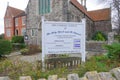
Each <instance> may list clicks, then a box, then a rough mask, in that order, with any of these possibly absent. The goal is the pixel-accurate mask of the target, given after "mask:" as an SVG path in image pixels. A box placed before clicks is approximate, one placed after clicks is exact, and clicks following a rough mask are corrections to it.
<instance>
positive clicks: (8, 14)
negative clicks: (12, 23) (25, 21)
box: [4, 6, 24, 18]
mask: <svg viewBox="0 0 120 80" xmlns="http://www.w3.org/2000/svg"><path fill="white" fill-rule="evenodd" d="M23 12H24V11H23V10H20V9H17V8H13V7H10V6H7V9H6V13H5V16H4V18H5V17H15V16H17V15H19V14H21V13H23Z"/></svg>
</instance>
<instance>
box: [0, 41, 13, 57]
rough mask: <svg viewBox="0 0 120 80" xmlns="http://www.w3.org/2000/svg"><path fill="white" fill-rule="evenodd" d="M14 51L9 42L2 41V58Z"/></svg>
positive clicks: (0, 50)
mask: <svg viewBox="0 0 120 80" xmlns="http://www.w3.org/2000/svg"><path fill="white" fill-rule="evenodd" d="M11 51H12V44H11V42H9V41H7V40H0V56H2V55H6V54H10V52H11Z"/></svg>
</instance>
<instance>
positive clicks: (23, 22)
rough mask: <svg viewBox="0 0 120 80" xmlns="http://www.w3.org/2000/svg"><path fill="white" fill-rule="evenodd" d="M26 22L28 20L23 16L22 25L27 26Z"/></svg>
mask: <svg viewBox="0 0 120 80" xmlns="http://www.w3.org/2000/svg"><path fill="white" fill-rule="evenodd" d="M25 20H26V18H25V16H23V17H22V25H25V22H26V21H25Z"/></svg>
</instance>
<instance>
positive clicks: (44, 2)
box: [39, 0, 50, 14]
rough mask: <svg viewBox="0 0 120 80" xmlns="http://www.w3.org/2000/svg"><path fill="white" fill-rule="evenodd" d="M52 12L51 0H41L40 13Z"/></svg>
mask: <svg viewBox="0 0 120 80" xmlns="http://www.w3.org/2000/svg"><path fill="white" fill-rule="evenodd" d="M49 12H50V0H39V14H46V13H49Z"/></svg>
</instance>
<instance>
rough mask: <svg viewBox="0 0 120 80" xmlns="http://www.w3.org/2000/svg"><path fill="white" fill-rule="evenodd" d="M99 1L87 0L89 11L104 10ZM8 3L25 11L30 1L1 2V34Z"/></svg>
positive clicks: (6, 0)
mask: <svg viewBox="0 0 120 80" xmlns="http://www.w3.org/2000/svg"><path fill="white" fill-rule="evenodd" d="M97 1H98V0H87V9H88V10H95V9H100V8H103V5H102V4H101V5H98V3H97ZM8 2H9V5H10V6H12V7H15V8H18V9H21V10H24V9H25V8H26V6H27V3H28V0H0V34H1V33H4V15H5V11H6V7H7V4H8ZM104 7H105V6H104Z"/></svg>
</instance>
